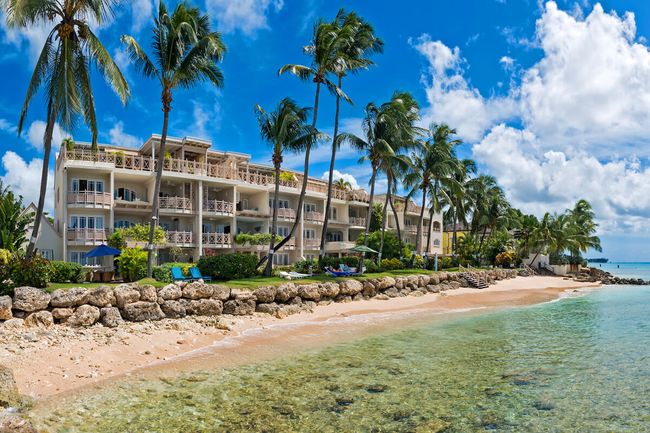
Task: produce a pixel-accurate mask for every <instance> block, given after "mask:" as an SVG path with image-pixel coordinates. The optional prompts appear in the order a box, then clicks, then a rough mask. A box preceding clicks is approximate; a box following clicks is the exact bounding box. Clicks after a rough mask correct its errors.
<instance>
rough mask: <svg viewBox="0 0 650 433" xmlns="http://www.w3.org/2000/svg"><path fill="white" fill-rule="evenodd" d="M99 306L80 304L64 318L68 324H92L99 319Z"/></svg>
mask: <svg viewBox="0 0 650 433" xmlns="http://www.w3.org/2000/svg"><path fill="white" fill-rule="evenodd" d="M99 316H100V312H99V308H97V307H95V306H94V305H82V306H80V307H79V308H77V309H76V310H75V312H74V313H73V314H72V316H70V317H69V318H68V320H66V322H65V323H66V324H67V325H69V326H77V327H79V326H92V325H94V324H95V323H97V321H98V320H99Z"/></svg>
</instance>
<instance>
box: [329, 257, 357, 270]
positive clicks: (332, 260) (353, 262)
mask: <svg viewBox="0 0 650 433" xmlns="http://www.w3.org/2000/svg"><path fill="white" fill-rule="evenodd" d="M341 263H343V264H344V265H346V266H349V267H351V268H356V267H357V266H359V257H358V256H345V257H329V256H325V257H323V260H321V262H320V269H325V268H327V267H332V268H335V269H338V268H339V266H340V265H341Z"/></svg>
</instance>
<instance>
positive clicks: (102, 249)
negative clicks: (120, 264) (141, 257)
mask: <svg viewBox="0 0 650 433" xmlns="http://www.w3.org/2000/svg"><path fill="white" fill-rule="evenodd" d="M120 253H121V251H120V250H117V249H115V248H111V247H109V246H108V245H104V244H102V245H100V246H98V247H96V248H93V249H92V250H90V251H88V252H87V253H86V254H84V257H85V258H87V259H89V258H91V257H104V256H119V255H120Z"/></svg>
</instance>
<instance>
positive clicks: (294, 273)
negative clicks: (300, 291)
mask: <svg viewBox="0 0 650 433" xmlns="http://www.w3.org/2000/svg"><path fill="white" fill-rule="evenodd" d="M289 275H291V278H294V279H296V280H299V279H301V278H307V277H311V276H312V275H311V274H301V273H299V272H289Z"/></svg>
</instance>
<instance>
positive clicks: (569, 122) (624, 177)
mask: <svg viewBox="0 0 650 433" xmlns="http://www.w3.org/2000/svg"><path fill="white" fill-rule="evenodd" d="M506 37H508V35H507V34H506ZM411 44H412V45H413V46H414V47H415V49H417V50H418V51H419V52H420V53H421V54H422V55H423V56H424V57H425V58H426V60H427V62H428V70H427V72H426V74H425V75H424V76H423V83H424V85H425V91H426V94H427V99H428V102H429V106H428V107H426V108H425V113H426V115H427V116H429V118H430V119H432V120H434V121H437V122H447V123H449V124H451V125H452V126H454V127H456V128H457V129H458V130H459V133H460V134H461V136H462V137H463V138H464V139H465V140H466V141H469V142H470V143H474V145H473V155H474V157H475V158H476V159H477V161H479V163H481V164H482V165H483V166H485V167H486V168H487V169H488V171H489V172H490V173H491V174H493V175H495V176H496V177H497V179H498V181H499V182H500V184H501V185H503V187H504V188H505V190H506V191H507V193H508V196H509V198H510V199H511V200H512V202H513V203H514V204H515V205H516V206H519V207H521V208H522V209H524V210H526V211H528V212H532V213H536V214H541V213H543V212H546V211H549V210H551V211H553V210H555V211H561V210H563V209H565V208H567V207H569V206H571V205H572V204H573V203H574V202H575V200H577V199H578V198H586V199H588V200H589V201H590V202H592V204H593V206H594V208H595V210H596V212H597V214H598V216H599V218H600V219H601V223H602V226H603V227H602V228H603V230H604V231H623V230H634V231H637V232H639V231H648V230H650V224H648V222H647V221H648V217H650V186H648V183H647V179H648V176H650V169H649V168H648V163H647V158H648V157H649V156H650V152H649V151H648V149H649V148H648V146H647V144H648V141H649V139H648V137H650V50H649V49H648V47H647V46H646V45H645V42H644V41H643V40H641V39H639V38H637V37H636V23H635V18H634V15H633V14H632V13H630V12H627V13H625V14H622V15H619V14H617V13H616V12H609V13H607V12H605V11H604V10H603V8H602V6H600V5H599V4H596V5H595V6H594V7H593V9H592V10H591V11H590V12H589V13H585V14H576V13H575V11H563V10H561V9H560V8H558V6H557V4H556V3H555V2H553V1H549V2H547V3H546V4H545V5H544V8H543V12H542V15H541V17H540V18H539V19H538V20H537V23H536V31H535V37H534V45H535V46H536V47H538V48H540V49H541V50H542V54H543V55H542V57H541V60H539V61H538V62H537V63H536V64H534V65H532V66H531V67H529V68H528V69H524V70H521V71H516V72H515V71H513V76H512V78H511V79H512V81H511V89H510V91H509V93H508V94H507V95H505V96H492V97H487V98H486V97H484V96H483V95H481V93H480V92H479V91H478V90H477V89H476V88H475V87H473V86H472V85H471V83H470V82H469V81H468V80H467V79H466V78H465V76H464V68H465V67H466V65H465V63H466V62H465V61H464V59H463V58H462V56H461V53H460V50H459V49H458V48H449V47H447V46H446V45H444V44H443V43H442V42H440V41H432V40H431V38H430V37H429V36H427V35H423V36H422V37H420V38H419V39H418V40H417V41H415V42H413V41H412V42H411ZM500 63H501V64H502V65H504V66H505V67H507V68H510V67H511V66H512V65H514V64H515V63H516V61H515V60H514V59H511V58H509V57H507V58H506V57H504V58H502V59H501V60H500ZM639 158H641V159H639Z"/></svg>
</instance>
